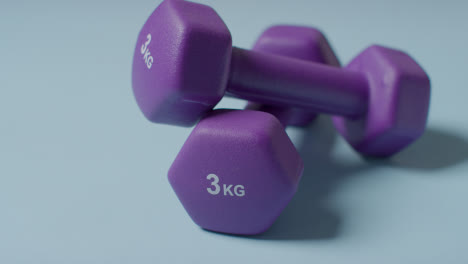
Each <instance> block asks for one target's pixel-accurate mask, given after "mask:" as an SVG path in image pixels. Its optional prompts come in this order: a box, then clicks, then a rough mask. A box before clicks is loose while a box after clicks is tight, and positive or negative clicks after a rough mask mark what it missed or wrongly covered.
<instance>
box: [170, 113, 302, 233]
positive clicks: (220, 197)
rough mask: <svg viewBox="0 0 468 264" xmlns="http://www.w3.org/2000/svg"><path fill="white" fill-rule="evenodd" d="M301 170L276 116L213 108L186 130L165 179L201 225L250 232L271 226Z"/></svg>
mask: <svg viewBox="0 0 468 264" xmlns="http://www.w3.org/2000/svg"><path fill="white" fill-rule="evenodd" d="M302 171H303V163H302V159H301V158H300V156H299V154H298V153H297V151H296V149H295V147H294V145H293V144H292V142H291V141H290V139H289V137H288V136H287V134H286V132H285V131H284V128H283V126H282V125H281V124H280V123H279V121H278V120H277V119H276V118H275V117H274V116H272V115H270V114H268V113H264V112H258V111H249V110H244V111H240V110H215V111H213V112H212V113H211V114H209V115H208V116H207V117H205V118H204V119H203V120H201V121H200V123H199V124H198V125H197V126H196V127H195V128H194V130H193V132H192V133H191V134H190V136H189V138H188V139H187V141H186V142H185V144H184V145H183V147H182V149H181V151H180V152H179V154H178V156H177V158H176V160H175V161H174V163H173V164H172V166H171V168H170V170H169V181H170V183H171V185H172V187H173V189H174V191H175V193H176V194H177V196H178V198H179V200H180V201H181V203H182V204H183V206H184V208H185V209H186V210H187V212H188V214H189V215H190V217H191V218H192V219H193V221H194V222H195V223H196V224H198V225H199V226H200V227H202V228H204V229H208V230H212V231H216V232H223V233H230V234H241V235H253V234H258V233H261V232H263V231H265V230H266V229H268V228H269V227H270V226H271V225H272V223H273V222H274V220H275V219H276V218H277V217H278V215H279V214H280V213H281V211H282V210H283V208H284V207H285V206H286V205H287V203H288V202H289V201H290V199H291V198H292V196H293V195H294V193H295V192H296V189H297V184H298V182H299V180H300V177H301V175H302Z"/></svg>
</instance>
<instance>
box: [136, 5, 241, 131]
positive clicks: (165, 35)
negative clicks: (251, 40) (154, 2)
mask: <svg viewBox="0 0 468 264" xmlns="http://www.w3.org/2000/svg"><path fill="white" fill-rule="evenodd" d="M231 42H232V41H231V35H230V33H229V30H228V28H227V27H226V25H225V24H224V22H223V21H222V20H221V18H220V17H219V16H218V15H217V14H216V12H215V11H214V10H213V9H212V8H210V7H208V6H205V5H201V4H196V3H191V2H187V1H182V0H165V1H163V2H162V3H161V5H160V6H158V7H157V8H156V10H155V11H154V12H153V13H152V14H151V16H150V17H149V18H148V20H147V21H146V23H145V25H144V26H143V28H142V30H141V31H140V34H139V36H138V40H137V45H136V48H135V53H134V57H133V73H132V86H133V92H134V95H135V98H136V101H137V103H138V105H139V107H140V109H141V111H142V112H143V114H144V115H145V116H146V117H147V118H148V119H149V120H150V121H153V122H157V123H165V124H174V125H181V126H191V125H193V124H195V123H196V121H198V119H199V118H200V117H201V116H202V115H203V114H204V113H205V112H206V111H207V110H211V109H212V108H213V107H214V106H215V105H216V104H217V103H218V102H219V100H220V99H221V98H222V96H223V95H224V89H225V86H226V83H227V78H228V73H229V64H230V58H231V49H232V47H231Z"/></svg>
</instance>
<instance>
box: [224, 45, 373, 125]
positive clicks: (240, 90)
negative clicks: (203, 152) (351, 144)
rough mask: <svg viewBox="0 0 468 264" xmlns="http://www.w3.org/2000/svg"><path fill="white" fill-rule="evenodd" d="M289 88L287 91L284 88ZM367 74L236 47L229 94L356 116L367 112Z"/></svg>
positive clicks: (228, 88)
mask: <svg viewBox="0 0 468 264" xmlns="http://www.w3.org/2000/svg"><path fill="white" fill-rule="evenodd" d="M285 87H286V88H285ZM368 90H369V88H368V81H367V79H366V77H365V76H364V74H361V73H359V72H351V71H346V70H343V69H339V68H336V67H332V66H327V65H323V64H318V63H313V62H306V61H301V60H297V59H292V58H288V57H284V56H277V55H272V54H268V53H262V52H256V51H249V50H244V49H240V48H236V47H233V50H232V57H231V71H230V76H229V83H228V86H227V94H228V95H230V96H233V97H239V98H242V99H247V100H250V101H257V102H261V103H266V104H272V105H284V106H288V107H300V108H303V109H306V110H308V111H309V110H310V111H312V112H317V113H327V114H333V115H342V116H347V117H357V116H360V115H363V114H364V113H365V112H366V111H367V105H368Z"/></svg>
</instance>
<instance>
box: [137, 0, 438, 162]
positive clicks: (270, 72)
mask: <svg viewBox="0 0 468 264" xmlns="http://www.w3.org/2000/svg"><path fill="white" fill-rule="evenodd" d="M148 33H150V34H152V36H154V42H151V43H149V45H148V47H149V50H150V51H151V52H152V56H153V57H151V58H154V60H151V62H152V63H151V67H150V66H149V63H148V58H149V57H150V56H148V52H147V51H148V50H146V47H145V45H146V44H145V41H148V39H147V36H148ZM154 43H157V44H154ZM145 50H146V52H143V53H142V51H145ZM284 87H287V89H284ZM379 89H383V90H379ZM133 90H134V93H135V97H136V99H137V102H138V105H139V106H140V108H141V110H142V111H143V113H144V114H145V116H146V117H147V118H148V119H149V120H151V121H154V122H159V123H167V124H177V125H184V126H190V125H193V124H194V123H195V122H196V121H197V120H198V119H199V118H201V117H202V116H203V115H204V114H206V113H207V112H209V111H210V110H211V109H212V108H213V107H214V106H215V105H216V104H217V102H218V101H219V100H220V99H221V98H222V96H223V93H224V92H227V94H228V95H231V96H235V97H239V98H243V99H247V100H250V101H255V102H261V103H264V104H270V105H277V106H283V107H296V108H302V109H304V110H305V111H310V112H318V113H328V114H333V115H340V116H343V117H346V118H348V121H344V120H343V119H339V118H335V124H336V125H337V127H338V130H339V131H340V132H341V133H342V134H343V135H344V136H345V138H346V139H347V140H348V141H349V142H350V143H351V145H352V146H353V147H354V148H355V149H356V150H357V151H360V152H361V153H362V154H364V155H372V156H388V155H392V154H394V153H396V152H398V151H400V150H401V149H402V148H404V147H405V146H407V145H408V144H410V143H411V142H412V141H414V139H416V138H417V137H418V136H420V135H421V134H422V132H423V131H424V129H425V124H426V120H427V115H428V110H429V98H430V81H429V78H428V76H427V75H426V74H425V72H424V70H423V69H422V68H421V67H420V66H419V65H418V64H417V63H416V62H415V61H414V60H413V59H412V58H411V57H409V56H408V55H406V54H405V53H403V52H400V51H396V50H391V49H388V48H384V47H380V46H372V47H370V48H369V49H368V50H366V51H365V52H364V53H363V54H361V55H359V56H358V57H357V58H356V59H354V60H353V62H352V63H351V64H350V65H349V66H347V67H346V69H338V68H336V67H333V66H328V65H320V64H318V63H312V62H307V61H303V60H298V59H296V58H288V57H285V56H280V55H272V54H268V53H264V52H255V51H248V50H244V49H240V48H232V47H231V36H230V33H229V30H228V29H227V27H226V26H225V24H224V23H223V22H222V20H221V18H220V17H219V16H218V15H217V14H216V12H215V11H213V9H211V8H210V7H207V6H204V5H201V4H195V3H191V2H187V1H183V0H165V1H164V2H163V3H162V4H161V5H160V6H159V7H158V8H156V10H155V11H154V13H153V14H152V15H151V17H150V18H149V19H148V21H147V22H146V24H145V26H144V27H143V29H142V31H141V32H140V36H139V38H138V43H137V48H136V51H135V57H134V63H133ZM387 96H389V97H387ZM380 106H382V109H381V108H380ZM392 111H393V112H392Z"/></svg>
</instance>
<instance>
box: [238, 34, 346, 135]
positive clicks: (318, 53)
mask: <svg viewBox="0 0 468 264" xmlns="http://www.w3.org/2000/svg"><path fill="white" fill-rule="evenodd" d="M252 50H253V51H260V52H267V53H271V54H275V55H281V56H286V57H290V58H295V59H299V60H305V61H311V62H317V63H321V64H327V65H330V66H335V67H340V62H339V60H338V58H337V57H336V55H335V52H334V51H333V49H332V47H331V45H330V43H329V42H328V40H327V38H326V37H325V35H324V34H323V33H322V32H320V31H319V30H317V29H315V28H312V27H304V26H291V25H275V26H271V27H269V28H268V29H266V30H265V31H264V32H263V33H262V34H261V35H260V37H259V38H258V40H257V42H255V45H254V47H253V49H252ZM287 88H288V87H284V89H287ZM246 109H251V110H258V111H265V112H269V113H273V114H275V116H277V117H279V119H280V121H282V122H283V120H287V123H284V122H283V124H284V125H290V126H307V125H308V124H310V123H311V122H312V121H313V120H315V118H316V117H317V114H316V113H313V112H309V111H306V110H304V109H301V108H294V107H281V106H273V105H265V104H259V103H253V102H249V103H248V104H247V106H246Z"/></svg>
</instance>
